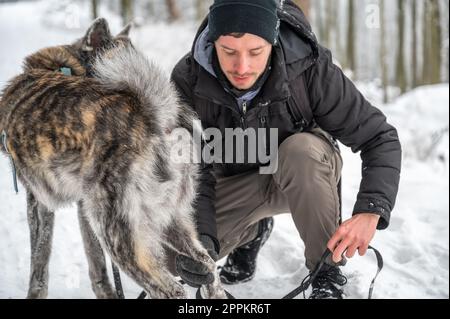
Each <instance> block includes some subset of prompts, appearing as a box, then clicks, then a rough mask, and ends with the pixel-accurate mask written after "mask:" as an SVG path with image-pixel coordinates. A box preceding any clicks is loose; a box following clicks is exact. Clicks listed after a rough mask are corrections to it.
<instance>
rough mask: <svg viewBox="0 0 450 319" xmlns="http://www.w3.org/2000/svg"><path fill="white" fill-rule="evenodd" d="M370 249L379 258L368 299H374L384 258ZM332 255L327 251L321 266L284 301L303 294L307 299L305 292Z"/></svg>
mask: <svg viewBox="0 0 450 319" xmlns="http://www.w3.org/2000/svg"><path fill="white" fill-rule="evenodd" d="M369 249H371V250H373V252H374V253H375V256H376V257H377V267H378V268H377V273H376V274H375V277H374V278H373V279H372V282H371V284H370V288H369V297H368V299H372V293H373V288H374V286H375V279H377V277H378V274H379V273H380V271H381V270H382V269H383V257H382V256H381V254H380V252H379V251H378V250H376V249H375V248H373V247H372V246H369ZM331 254H332V252H331V251H330V250H329V249H327V250H326V251H325V253H324V254H323V255H322V258H321V259H320V262H319V264H318V265H317V266H316V268H314V270H313V271H312V272H311V273H310V274H309V275H308V276H306V277H305V278H304V279H303V280H302V283H301V284H300V286H299V287H297V288H295V289H294V290H292V291H291V292H290V293H288V294H287V295H286V296H284V297H283V298H282V299H293V298H295V297H297V296H298V295H299V294H301V293H303V297H305V291H306V290H307V289H308V288H309V286H310V285H311V284H312V282H313V281H314V279H316V277H317V275H318V274H319V272H320V270H321V269H322V267H323V265H324V263H325V260H326V259H327V258H328V256H330V255H331Z"/></svg>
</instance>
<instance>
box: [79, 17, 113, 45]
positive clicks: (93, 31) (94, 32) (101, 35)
mask: <svg viewBox="0 0 450 319" xmlns="http://www.w3.org/2000/svg"><path fill="white" fill-rule="evenodd" d="M111 40H112V36H111V32H110V31H109V26H108V22H107V21H106V19H104V18H98V19H96V20H95V21H94V22H93V23H92V25H91V26H90V27H89V29H88V30H87V32H86V34H85V36H84V37H83V39H82V49H83V50H84V51H96V50H98V49H101V48H104V47H106V46H107V45H108V44H109V43H111Z"/></svg>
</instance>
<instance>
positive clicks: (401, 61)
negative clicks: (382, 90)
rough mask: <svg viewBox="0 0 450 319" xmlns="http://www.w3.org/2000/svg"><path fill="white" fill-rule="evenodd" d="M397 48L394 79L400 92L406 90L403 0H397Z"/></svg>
mask: <svg viewBox="0 0 450 319" xmlns="http://www.w3.org/2000/svg"><path fill="white" fill-rule="evenodd" d="M397 25H398V50H397V61H396V81H397V85H398V86H399V88H400V91H401V92H402V93H405V92H406V70H405V0H397Z"/></svg>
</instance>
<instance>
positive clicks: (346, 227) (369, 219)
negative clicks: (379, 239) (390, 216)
mask: <svg viewBox="0 0 450 319" xmlns="http://www.w3.org/2000/svg"><path fill="white" fill-rule="evenodd" d="M379 219H380V216H379V215H376V214H370V213H361V214H357V215H354V216H353V217H352V218H350V219H348V220H346V221H345V222H343V223H342V224H341V225H340V226H339V228H338V230H337V231H336V233H335V234H334V235H333V237H331V239H330V241H329V242H328V244H327V247H328V249H329V250H330V251H332V252H333V262H335V263H338V262H340V261H341V259H342V255H343V254H344V252H345V251H347V252H346V253H345V256H346V257H347V258H352V257H353V256H354V255H355V253H356V250H358V253H359V255H360V256H364V255H365V254H366V252H367V249H368V247H369V244H370V242H371V241H372V239H373V237H374V236H375V231H376V229H377V225H378V220H379Z"/></svg>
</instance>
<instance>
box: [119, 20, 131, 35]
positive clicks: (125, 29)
mask: <svg viewBox="0 0 450 319" xmlns="http://www.w3.org/2000/svg"><path fill="white" fill-rule="evenodd" d="M132 27H133V24H132V23H131V22H130V23H128V24H127V25H126V26H125V28H123V30H122V31H120V32H119V33H118V34H117V35H116V37H127V38H128V37H129V35H130V30H131V28H132Z"/></svg>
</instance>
